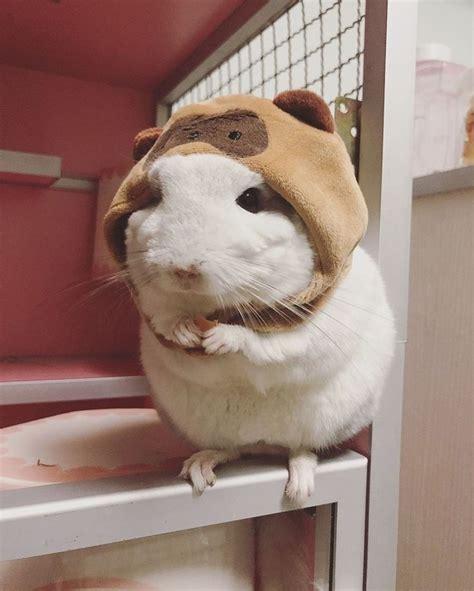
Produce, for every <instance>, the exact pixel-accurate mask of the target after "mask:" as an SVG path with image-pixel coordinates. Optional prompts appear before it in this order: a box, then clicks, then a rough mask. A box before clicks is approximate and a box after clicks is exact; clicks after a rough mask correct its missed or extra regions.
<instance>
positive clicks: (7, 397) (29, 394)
mask: <svg viewBox="0 0 474 591" xmlns="http://www.w3.org/2000/svg"><path fill="white" fill-rule="evenodd" d="M149 393H150V388H149V386H148V382H147V380H146V378H144V377H143V376H124V377H104V378H79V379H64V380H25V381H15V382H3V383H0V405H4V404H32V403H35V402H68V401H71V400H97V399H100V398H128V397H134V396H147V395H148V394H149Z"/></svg>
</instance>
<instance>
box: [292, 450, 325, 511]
mask: <svg viewBox="0 0 474 591" xmlns="http://www.w3.org/2000/svg"><path fill="white" fill-rule="evenodd" d="M317 465H318V458H317V456H316V454H314V453H312V452H311V451H305V450H299V451H295V452H292V453H291V454H290V457H289V462H288V470H289V473H290V477H289V479H288V484H287V485H286V489H285V492H286V495H287V496H288V497H289V498H290V499H291V500H292V501H295V502H296V503H298V504H301V503H304V501H306V499H307V498H308V497H310V496H311V495H312V494H313V492H314V476H315V472H316V467H317Z"/></svg>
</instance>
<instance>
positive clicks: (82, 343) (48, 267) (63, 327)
mask: <svg viewBox="0 0 474 591" xmlns="http://www.w3.org/2000/svg"><path fill="white" fill-rule="evenodd" d="M0 97H1V111H2V113H3V117H2V119H1V120H0V138H1V145H0V148H3V149H9V150H18V151H24V152H34V153H43V154H44V153H46V154H53V155H58V156H61V157H63V175H64V176H68V175H69V176H81V175H85V176H92V177H96V176H97V175H99V174H100V171H101V170H103V169H104V168H106V167H111V166H115V165H123V164H131V159H130V154H131V143H132V138H133V137H134V135H135V134H136V133H137V131H139V130H140V129H143V128H145V127H147V126H149V125H151V124H152V123H153V112H154V101H153V97H152V94H151V93H147V92H141V91H135V90H130V89H127V88H118V87H112V86H109V85H107V84H100V83H94V82H85V81H82V80H77V79H74V78H66V77H62V76H55V75H51V74H45V73H42V72H33V71H29V70H23V69H18V68H13V67H8V66H2V67H0ZM0 188H1V197H0V208H1V216H0V234H1V236H2V248H1V252H0V257H1V258H0V267H1V269H2V286H1V288H0V289H1V291H0V314H1V317H0V327H1V333H2V339H1V342H0V356H36V355H61V356H63V355H91V354H102V355H104V354H125V353H130V352H132V351H135V350H136V347H137V335H136V332H137V330H136V327H137V319H136V315H135V313H134V311H133V309H132V306H131V304H130V302H129V298H128V295H127V292H126V290H125V289H124V288H123V287H122V288H120V289H118V288H107V289H104V290H103V291H100V292H99V293H97V294H96V295H93V296H91V295H90V293H91V291H92V290H93V289H94V288H97V287H98V286H99V284H98V283H97V282H92V283H91V282H90V266H91V260H92V248H93V235H94V229H95V223H96V220H95V207H96V199H95V194H92V193H82V192H72V191H69V192H68V191H53V190H49V189H44V188H38V187H33V186H27V185H12V184H2V185H1V187H0ZM78 284H82V285H81V286H78Z"/></svg>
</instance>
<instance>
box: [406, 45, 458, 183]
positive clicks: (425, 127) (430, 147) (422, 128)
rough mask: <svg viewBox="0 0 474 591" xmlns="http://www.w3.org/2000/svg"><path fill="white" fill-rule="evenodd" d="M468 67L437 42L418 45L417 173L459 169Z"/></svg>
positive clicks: (414, 172)
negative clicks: (463, 81)
mask: <svg viewBox="0 0 474 591" xmlns="http://www.w3.org/2000/svg"><path fill="white" fill-rule="evenodd" d="M466 70H467V68H465V67H464V66H461V65H458V64H453V63H451V51H450V49H449V47H446V46H445V45H440V44H437V43H429V44H426V45H420V46H419V47H418V48H417V64H416V93H415V145H414V162H413V175H414V176H415V177H417V176H423V175H427V174H431V173H433V172H439V171H442V170H450V169H452V168H456V167H457V166H459V164H460V156H461V154H462V151H463V142H464V118H465V116H466V108H465V97H464V96H463V94H464V93H463V92H462V91H461V86H462V80H463V77H464V76H465V73H466Z"/></svg>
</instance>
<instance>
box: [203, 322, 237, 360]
mask: <svg viewBox="0 0 474 591" xmlns="http://www.w3.org/2000/svg"><path fill="white" fill-rule="evenodd" d="M244 340H245V335H244V333H243V331H242V327H241V326H232V325H230V324H218V325H217V326H214V327H213V328H210V329H209V330H207V331H206V332H205V333H204V336H203V339H202V346H203V347H204V350H205V351H206V353H207V354H208V355H224V354H225V353H237V351H240V350H241V349H242V346H243V344H244Z"/></svg>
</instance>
